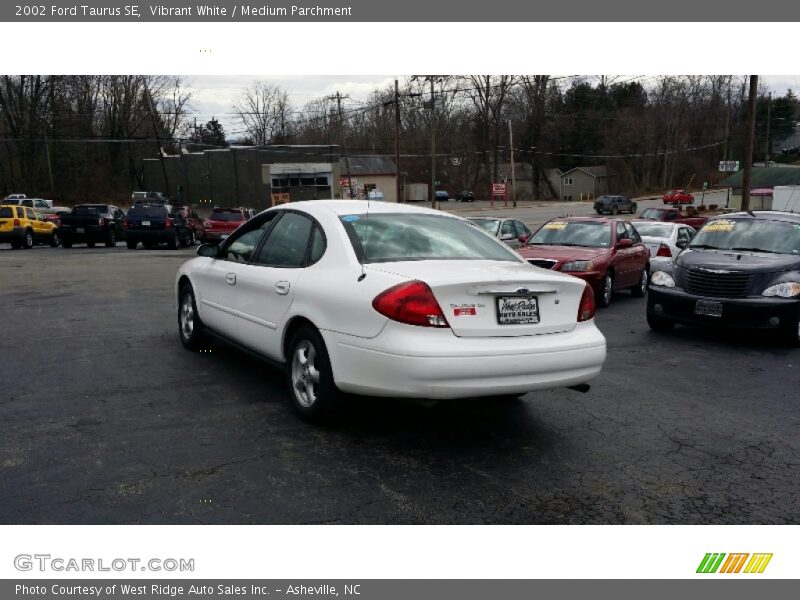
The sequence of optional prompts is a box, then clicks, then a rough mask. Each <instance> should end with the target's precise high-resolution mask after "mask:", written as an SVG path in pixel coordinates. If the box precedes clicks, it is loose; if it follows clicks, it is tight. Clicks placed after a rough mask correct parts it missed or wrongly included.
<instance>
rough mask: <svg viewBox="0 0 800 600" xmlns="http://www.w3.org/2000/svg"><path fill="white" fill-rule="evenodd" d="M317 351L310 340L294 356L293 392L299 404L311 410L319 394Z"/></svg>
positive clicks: (303, 342) (298, 348) (302, 342)
mask: <svg viewBox="0 0 800 600" xmlns="http://www.w3.org/2000/svg"><path fill="white" fill-rule="evenodd" d="M316 358H317V351H316V349H315V348H314V345H313V344H312V343H311V342H309V341H308V340H302V341H301V342H300V343H299V344H297V347H296V348H295V350H294V355H293V356H292V391H293V392H294V396H295V398H296V399H297V403H298V404H300V406H302V407H304V408H309V407H310V406H312V405H313V404H314V403H315V402H316V401H317V396H318V394H319V370H318V369H317V366H316V362H315V361H316Z"/></svg>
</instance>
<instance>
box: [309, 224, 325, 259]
mask: <svg viewBox="0 0 800 600" xmlns="http://www.w3.org/2000/svg"><path fill="white" fill-rule="evenodd" d="M323 254H325V236H324V235H322V230H321V229H320V228H319V227H314V233H313V234H312V238H311V256H310V257H309V261H308V262H309V263H315V262H317V261H318V260H319V259H320V258H322V255H323Z"/></svg>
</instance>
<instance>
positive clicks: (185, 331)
mask: <svg viewBox="0 0 800 600" xmlns="http://www.w3.org/2000/svg"><path fill="white" fill-rule="evenodd" d="M193 331H194V306H192V295H191V294H185V295H184V296H183V302H182V303H181V335H182V336H183V339H184V340H187V341H188V340H190V339H191V338H192V332H193Z"/></svg>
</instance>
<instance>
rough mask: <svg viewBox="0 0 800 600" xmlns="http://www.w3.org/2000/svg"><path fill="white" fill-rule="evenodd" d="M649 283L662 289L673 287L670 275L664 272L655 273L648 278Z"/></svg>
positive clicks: (673, 283) (673, 281)
mask: <svg viewBox="0 0 800 600" xmlns="http://www.w3.org/2000/svg"><path fill="white" fill-rule="evenodd" d="M650 283H652V284H653V285H660V286H662V287H669V288H674V287H675V280H674V279H673V278H672V275H670V274H669V273H665V272H664V271H655V272H654V273H653V274H652V275H651V276H650Z"/></svg>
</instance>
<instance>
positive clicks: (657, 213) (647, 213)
mask: <svg viewBox="0 0 800 600" xmlns="http://www.w3.org/2000/svg"><path fill="white" fill-rule="evenodd" d="M665 212H666V211H665V210H664V209H663V208H648V209H646V210H644V211H643V212H642V214H641V215H639V216H640V217H641V218H642V219H660V218H661V215H663V214H664V213H665Z"/></svg>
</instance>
